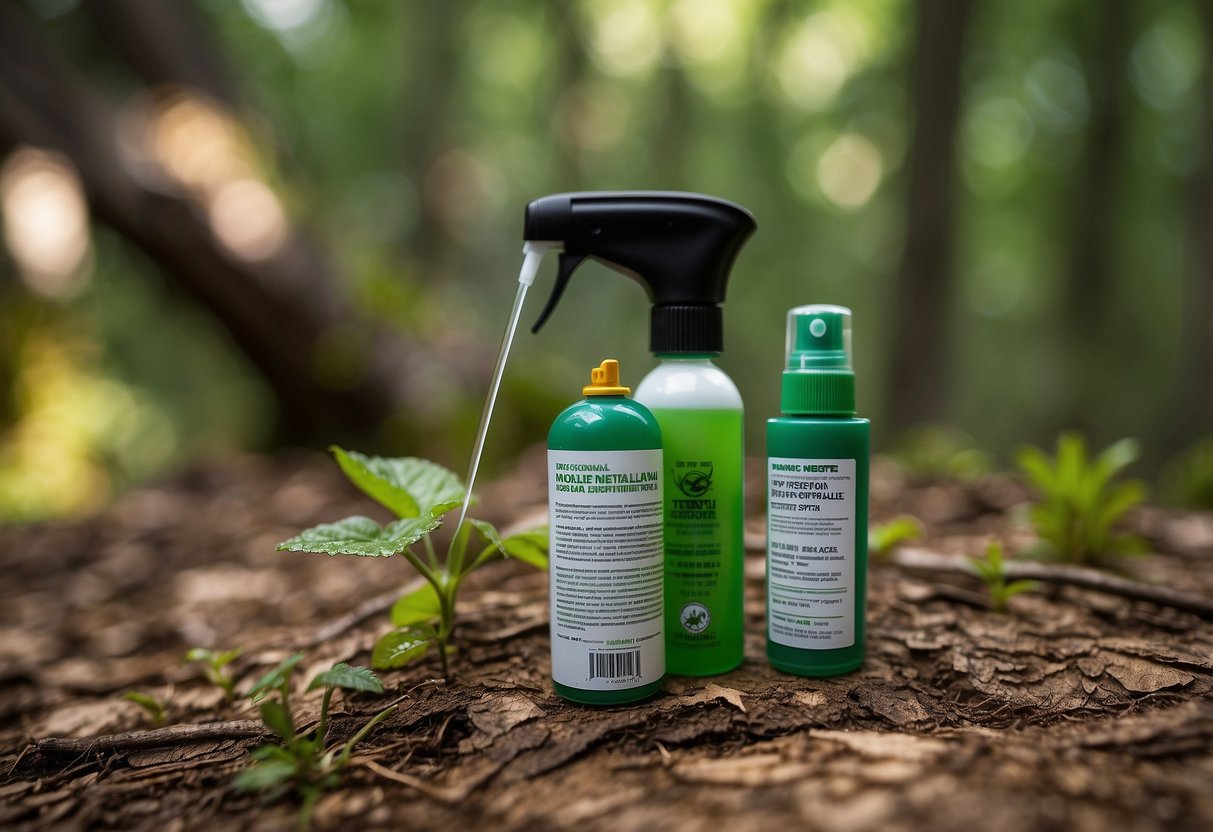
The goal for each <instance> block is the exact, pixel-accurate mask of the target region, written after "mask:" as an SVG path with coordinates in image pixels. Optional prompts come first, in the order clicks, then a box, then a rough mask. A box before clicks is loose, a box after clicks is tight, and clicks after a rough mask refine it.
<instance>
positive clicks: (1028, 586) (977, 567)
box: [968, 541, 1036, 612]
mask: <svg viewBox="0 0 1213 832" xmlns="http://www.w3.org/2000/svg"><path fill="white" fill-rule="evenodd" d="M968 560H969V564H970V565H971V566H972V569H973V571H974V572H975V573H976V574H977V577H979V578H981V579H982V581H984V582H985V585H986V589H988V590H989V592H990V609H992V610H994V612H1006V611H1007V602H1008V601H1010V600H1011V599H1012V598H1014V597H1015V596H1016V595H1019V594H1020V593H1021V592H1029V591H1031V590H1033V589H1035V588H1036V582H1035V581H1011V582H1010V583H1007V567H1006V561H1005V560H1004V558H1003V554H1002V544H1001V543H999V542H998V541H994V542H992V543H990V545H988V546H987V547H986V551H985V555H984V556H982V557H980V558H976V557H972V556H970V557H969V559H968Z"/></svg>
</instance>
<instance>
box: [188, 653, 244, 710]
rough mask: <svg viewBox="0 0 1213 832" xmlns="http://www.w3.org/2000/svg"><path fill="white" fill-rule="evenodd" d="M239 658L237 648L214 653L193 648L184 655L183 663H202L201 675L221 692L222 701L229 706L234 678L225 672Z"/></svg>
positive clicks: (234, 688) (228, 672)
mask: <svg viewBox="0 0 1213 832" xmlns="http://www.w3.org/2000/svg"><path fill="white" fill-rule="evenodd" d="M239 656H240V649H239V648H237V649H235V650H223V651H221V652H215V651H213V650H208V649H206V648H205V647H195V648H193V649H192V650H190V651H189V652H188V653H186V654H185V658H184V659H183V661H187V662H202V675H203V676H204V677H205V678H206V680H207V681H208V682H210V683H211V684H212V685H215V686H216V687H217V688H219V689H220V690H222V691H223V701H224V702H227V703H228V704H229V705H230V704H231V703H232V699H233V698H234V697H235V694H236V677H235V676H233V675H232V673H231V671H229V670H227V666H228V665H229V664H231V663H232V662H233V661H235V660H236V659H237V658H239Z"/></svg>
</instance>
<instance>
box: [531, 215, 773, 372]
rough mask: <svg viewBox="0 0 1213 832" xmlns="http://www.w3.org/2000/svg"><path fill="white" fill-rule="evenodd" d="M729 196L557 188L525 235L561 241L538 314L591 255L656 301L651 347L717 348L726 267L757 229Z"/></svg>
mask: <svg viewBox="0 0 1213 832" xmlns="http://www.w3.org/2000/svg"><path fill="white" fill-rule="evenodd" d="M755 227H756V224H755V222H754V218H753V217H752V216H751V215H750V212H749V211H747V210H746V209H744V208H742V207H741V206H740V205H737V204H735V203H732V202H728V201H726V200H723V199H717V198H715V197H710V196H703V195H701V194H692V193H681V192H675V191H603V192H595V191H590V192H585V193H567V194H552V195H550V196H545V197H541V198H539V199H536V200H534V201H533V202H531V203H530V204H529V205H527V209H526V219H525V223H524V227H523V236H524V238H525V239H527V240H532V241H545V242H550V243H553V244H555V245H559V246H561V247H562V248H563V252H562V253H561V255H560V260H559V264H558V268H557V274H556V282H555V285H554V286H553V288H552V294H551V296H550V297H549V298H548V302H547V305H546V306H545V307H544V310H543V312H542V313H541V315H540V317H539V320H538V321H537V322H536V323H535V326H534V327H533V328H532V330H531V331H532V332H538V331H539V329H540V327H542V326H543V324H544V323H545V322H546V321H547V319H548V317H549V316H550V315H551V314H552V311H553V310H554V309H555V308H556V305H557V304H558V303H559V302H560V298H561V297H562V296H563V294H564V290H565V288H566V287H567V286H568V282H569V280H570V279H571V278H572V276H573V273H574V272H575V271H576V270H577V268H578V267H579V266H580V265H581V264H582V263H583V262H585V260H587V259H590V258H592V259H594V260H597V261H599V262H600V263H602V264H603V265H605V266H607V267H608V268H611V269H613V270H614V271H617V272H620V273H622V274H624V275H626V276H628V277H631V278H632V279H634V280H636V281H637V282H638V283H640V284H641V286H643V287H644V289H645V292H646V293H647V294H648V296H649V300H650V302H651V303H652V304H653V311H652V319H651V327H650V329H651V340H650V349H651V350H652V351H653V352H662V353H679V352H684V353H685V352H719V351H720V349H721V347H722V345H723V325H722V323H721V313H720V308H719V304H720V303H722V302H723V301H724V297H725V289H726V287H727V284H728V279H729V272H730V271H731V269H732V267H733V262H734V260H736V258H737V254H738V252H739V251H740V250H741V247H742V245H744V244H745V241H746V240H747V239H749V237H750V235H751V234H753V233H754V229H755Z"/></svg>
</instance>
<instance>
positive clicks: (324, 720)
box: [316, 685, 334, 748]
mask: <svg viewBox="0 0 1213 832" xmlns="http://www.w3.org/2000/svg"><path fill="white" fill-rule="evenodd" d="M333 690H334V688H333V686H332V685H325V686H324V699H323V700H321V702H320V722H319V723H317V725H316V742H318V743H319V744H320V747H321V748H324V735H325V734H327V733H328V729H329V703H330V702H332V701H333Z"/></svg>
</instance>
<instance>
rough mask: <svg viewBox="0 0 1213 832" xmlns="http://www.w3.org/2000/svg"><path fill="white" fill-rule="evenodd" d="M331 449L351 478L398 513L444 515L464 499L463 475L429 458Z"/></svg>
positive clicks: (367, 492) (401, 515) (368, 494)
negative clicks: (373, 454)
mask: <svg viewBox="0 0 1213 832" xmlns="http://www.w3.org/2000/svg"><path fill="white" fill-rule="evenodd" d="M330 450H332V452H333V454H334V455H335V456H336V457H337V464H338V465H340V466H341V470H342V471H344V472H345V475H346V476H347V477H349V478H350V481H351V482H353V483H354V485H356V486H358V488H360V489H361V490H362V491H363V493H365V494H366V495H367V496H368V497H371V498H372V499H374V500H377V501H378V502H380V503H382V504H383V505H385V506H387V507H388V508H389V509H391V510H392V511H393V512H394V513H395V514H396V516H397V517H402V518H408V517H424V516H428V515H433V516H440V515H442V514H444V513H446V512H448V511H450V510H451V509H452V508H455V507H456V506H458V505H460V504H461V503H462V502H463V492H464V486H463V483H462V482H460V481H459V477H457V476H456V475H455V474H454V472H452V471H450V470H448V469H446V468H443V467H442V466H441V465H438V464H437V463H434V462H430V461H429V460H428V459H419V458H417V457H381V456H366V455H364V454H360V453H358V452H357V451H346V450H344V449H342V448H339V447H337V446H336V445H334V446H332V448H330Z"/></svg>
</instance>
